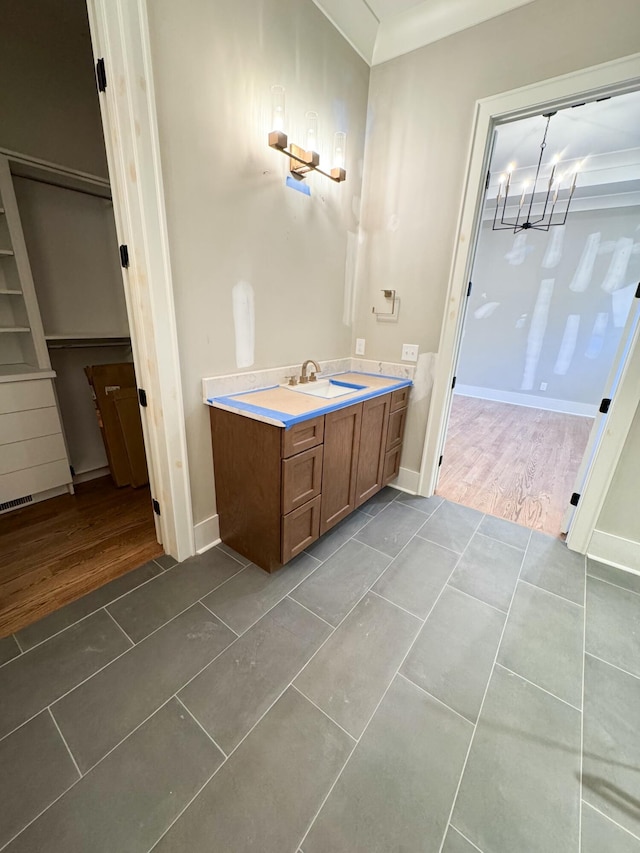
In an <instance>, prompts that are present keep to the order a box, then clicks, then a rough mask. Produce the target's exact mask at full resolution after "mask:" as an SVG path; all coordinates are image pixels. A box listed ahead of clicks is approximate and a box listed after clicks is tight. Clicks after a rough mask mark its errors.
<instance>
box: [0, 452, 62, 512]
mask: <svg viewBox="0 0 640 853" xmlns="http://www.w3.org/2000/svg"><path fill="white" fill-rule="evenodd" d="M70 482H71V471H70V470H69V464H68V462H67V460H66V459H60V460H58V461H57V462H47V463H46V464H45V465H36V466H35V467H34V468H25V469H24V470H23V471H12V472H11V473H10V474H0V503H5V502H6V501H13V500H15V499H16V498H25V497H26V496H27V495H35V494H37V493H38V492H45V491H47V489H54V488H55V487H56V486H64V485H66V484H67V483H70Z"/></svg>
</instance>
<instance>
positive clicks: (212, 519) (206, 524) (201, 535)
mask: <svg viewBox="0 0 640 853" xmlns="http://www.w3.org/2000/svg"><path fill="white" fill-rule="evenodd" d="M193 541H194V544H195V547H196V554H203V553H204V552H205V551H208V550H209V548H213V546H214V545H217V544H218V543H219V542H220V523H219V517H218V515H211V516H209V518H205V520H204V521H201V522H200V523H199V524H195V525H194V527H193Z"/></svg>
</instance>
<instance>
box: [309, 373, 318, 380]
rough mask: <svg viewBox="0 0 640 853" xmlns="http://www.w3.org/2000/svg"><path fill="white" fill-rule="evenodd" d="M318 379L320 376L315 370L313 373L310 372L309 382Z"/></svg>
mask: <svg viewBox="0 0 640 853" xmlns="http://www.w3.org/2000/svg"><path fill="white" fill-rule="evenodd" d="M317 379H318V377H317V376H316V374H315V371H311V373H310V374H309V382H316V381H317Z"/></svg>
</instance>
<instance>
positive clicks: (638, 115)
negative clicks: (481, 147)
mask: <svg viewBox="0 0 640 853" xmlns="http://www.w3.org/2000/svg"><path fill="white" fill-rule="evenodd" d="M546 121H547V120H546V119H545V118H543V117H542V116H535V117H534V118H527V119H522V120H520V121H514V122H510V123H509V124H503V125H501V126H500V127H498V130H497V139H496V143H495V147H494V152H493V157H492V160H491V171H492V172H497V171H504V170H505V169H506V168H507V165H508V164H509V163H512V162H513V163H515V164H516V166H517V167H519V168H520V167H523V166H532V165H534V164H536V163H537V162H538V157H539V156H540V143H541V142H542V136H543V133H544V128H545V124H546ZM633 148H637V149H640V92H630V93H629V94H626V95H619V96H618V97H616V98H609V99H608V100H606V101H595V102H593V103H590V104H585V105H584V106H581V107H574V108H569V109H565V110H559V111H558V113H556V115H555V116H553V118H552V119H551V121H550V123H549V133H548V134H547V148H546V149H545V157H544V161H545V162H546V161H547V160H550V159H551V158H552V157H553V155H554V154H561V155H562V159H563V160H569V159H579V160H584V158H587V160H586V161H585V164H584V165H585V168H587V167H588V165H589V162H588V158H589V157H594V156H596V155H600V154H611V153H612V152H616V151H626V150H628V149H633Z"/></svg>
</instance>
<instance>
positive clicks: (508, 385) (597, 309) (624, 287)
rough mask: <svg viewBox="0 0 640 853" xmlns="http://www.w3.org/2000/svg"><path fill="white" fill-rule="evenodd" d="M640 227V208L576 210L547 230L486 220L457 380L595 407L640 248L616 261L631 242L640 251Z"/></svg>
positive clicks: (636, 274)
mask: <svg viewBox="0 0 640 853" xmlns="http://www.w3.org/2000/svg"><path fill="white" fill-rule="evenodd" d="M639 228H640V208H638V207H624V208H618V209H616V208H610V209H601V210H588V211H572V212H571V213H570V214H569V217H568V219H567V223H566V225H565V226H558V227H555V228H551V230H550V231H548V232H543V231H528V232H527V231H521V232H520V233H519V234H517V235H514V234H513V231H493V230H492V223H491V222H485V223H484V224H483V226H482V229H481V233H480V239H479V242H478V250H477V254H476V259H475V263H474V268H473V275H472V278H473V290H472V293H471V296H470V298H469V302H468V307H467V317H466V322H465V328H464V335H463V339H462V348H461V352H460V360H459V362H458V369H457V371H456V376H457V387H460V386H461V385H464V386H474V389H476V390H477V391H478V396H482V394H481V393H480V391H481V390H482V389H490V390H492V391H500V392H503V395H502V396H504V392H506V396H504V398H505V399H508V395H509V394H510V393H512V392H515V393H516V394H519V395H521V394H525V395H527V396H529V397H535V398H536V400H535V402H533V401H532V405H537V406H539V407H540V408H545V402H544V401H545V398H550V399H551V400H553V401H558V400H561V401H563V402H565V403H567V404H569V405H568V406H567V407H566V408H565V411H568V412H571V411H575V412H576V413H580V411H581V406H582V404H590V405H591V406H593V407H594V412H595V406H596V404H597V403H598V404H599V402H600V399H601V398H602V391H603V388H604V385H605V382H606V380H607V376H608V373H609V370H610V368H611V364H612V363H613V359H614V357H615V354H616V350H617V347H618V343H619V341H620V336H621V334H622V330H623V327H624V324H625V321H626V317H627V314H628V311H629V306H630V305H631V302H632V301H633V297H634V293H635V290H636V286H637V282H638V280H639V279H640V251H639V252H638V253H637V254H632V255H631V257H630V258H629V263H628V264H627V265H626V269H625V266H624V265H622V266H621V265H620V264H619V263H617V267H621V268H620V270H619V273H618V274H615V275H613V274H610V270H611V269H612V266H615V264H614V261H615V260H616V259H618V258H619V255H620V253H621V251H626V249H627V248H628V245H630V246H633V245H634V241H635V243H636V245H637V247H638V250H640V232H639V231H638V229H639ZM542 282H545V284H544V285H543V284H542ZM547 288H548V289H549V290H548V292H549V295H550V299H549V303H548V305H547V304H546V302H544V295H545V293H546V292H547ZM547 309H548V310H547ZM534 317H535V318H536V319H535V321H534ZM574 334H575V337H574ZM542 383H544V384H546V386H547V387H546V389H544V390H543V389H541V388H540V385H541V384H542ZM461 393H465V391H464V390H462V391H461ZM571 404H578V405H577V406H573V405H571Z"/></svg>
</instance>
